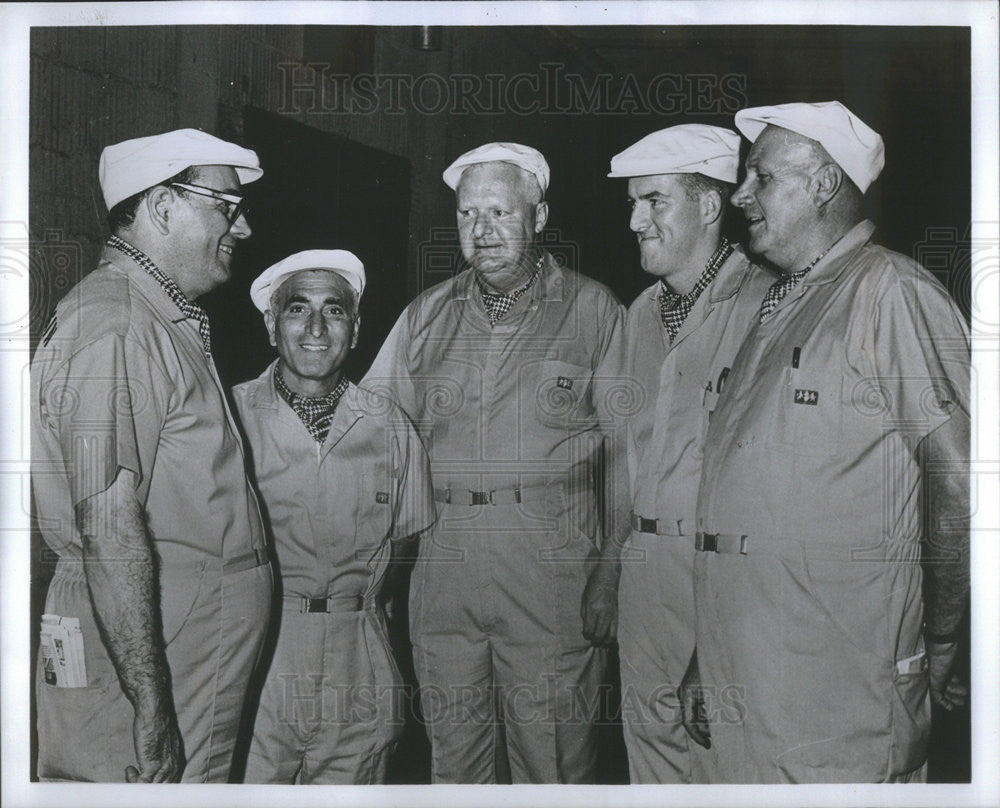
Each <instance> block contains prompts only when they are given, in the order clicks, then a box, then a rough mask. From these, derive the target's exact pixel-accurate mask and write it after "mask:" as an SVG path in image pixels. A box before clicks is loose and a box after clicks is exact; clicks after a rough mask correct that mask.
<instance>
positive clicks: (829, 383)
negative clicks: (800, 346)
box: [767, 368, 844, 456]
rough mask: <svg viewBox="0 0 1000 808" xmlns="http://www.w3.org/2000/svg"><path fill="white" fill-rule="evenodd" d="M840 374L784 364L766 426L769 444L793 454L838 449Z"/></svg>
mask: <svg viewBox="0 0 1000 808" xmlns="http://www.w3.org/2000/svg"><path fill="white" fill-rule="evenodd" d="M843 387H844V380H843V375H842V374H841V373H839V372H837V371H832V372H818V371H804V370H802V369H801V368H785V370H784V372H783V373H782V376H781V384H780V385H779V387H778V390H777V401H776V402H775V405H774V409H773V411H772V414H771V421H770V429H769V430H768V440H767V443H768V445H769V446H773V447H775V448H777V449H781V450H782V451H784V452H788V453H791V454H795V455H805V456H814V455H826V456H830V455H831V454H836V453H838V452H839V451H840V445H841V437H842V426H841V425H842V422H843V413H844V407H843Z"/></svg>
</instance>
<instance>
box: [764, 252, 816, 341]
mask: <svg viewBox="0 0 1000 808" xmlns="http://www.w3.org/2000/svg"><path fill="white" fill-rule="evenodd" d="M829 251H830V248H829V247H827V248H826V249H825V250H823V252H821V253H820V254H819V255H817V256H816V257H815V258H813V260H812V261H810V262H809V266H807V267H806V268H805V269H800V270H799V271H798V272H793V273H792V274H791V275H782V276H781V277H780V278H778V280H776V281H775V282H774V283H772V284H771V287H770V288H769V289H768V290H767V294H766V295H764V299H763V300H762V301H761V303H760V316H759V317H758V322H761V323H762V322H764V321H765V320H766V319H767V318H768V317H770V316H771V312H772V311H774V310H775V309H776V308H778V304H779V303H780V302H781V301H782V300H783V299H784V297H785V295H787V294H788V293H789V292H791V291H792V289H794V288H795V287H796V286H797V285H798V282H799V281H800V280H802V279H803V278H804V277H805V276H806V273H807V272H809V270H810V269H812V268H813V267H814V266H816V264H818V263H819V261H820V259H821V258H822V257H823V256H824V255H826V254H827V253H828V252H829Z"/></svg>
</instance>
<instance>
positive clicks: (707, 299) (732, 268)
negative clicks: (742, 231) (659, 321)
mask: <svg viewBox="0 0 1000 808" xmlns="http://www.w3.org/2000/svg"><path fill="white" fill-rule="evenodd" d="M750 268H751V264H750V262H749V261H748V260H747V257H746V253H744V252H743V248H742V247H741V246H740V245H739V244H734V245H733V251H732V253H730V255H729V258H727V259H726V262H725V263H724V264H723V265H722V266H721V267H719V272H718V274H717V275H716V276H715V279H714V280H713V281H712V283H711V284H710V285H709V287H708V288H707V289H706V290H705V291H704V292H702V293H701V295H700V296H699V297H698V299H697V300H696V301H695V304H694V308H692V309H691V311H690V312H689V313H688V316H687V317H686V318H685V319H684V322H683V323H682V324H681V327H680V330H679V331H678V332H677V336H675V337H674V340H673V342H671V341H670V337H669V334H668V333H667V330H666V329H665V328H664V329H663V330H662V334H661V336H662V338H663V344H664V347H665V348H666V349H667V350H668V351H671V350H677V346H678V345H680V344H681V343H682V342H683V341H684V340H685V338H686V337H687V336H688V335H689V334H692V333H694V332H695V331H697V330H698V328H699V327H700V326H701V325H702V323H704V322H705V320H707V319H708V316H709V314H711V313H712V309H713V308H714V306H715V304H717V303H719V302H721V301H723V300H728V299H729V298H730V297H732V296H733V295H735V294H736V293H737V292H738V291H739V290H740V287H741V286H742V285H743V283H744V281H745V280H746V279H747V277H748V276H749V274H750ZM653 288H654V289H655V286H654V287H653ZM654 297H655V295H654ZM654 302H655V304H656V305H657V306H659V301H658V300H654ZM657 316H659V312H657Z"/></svg>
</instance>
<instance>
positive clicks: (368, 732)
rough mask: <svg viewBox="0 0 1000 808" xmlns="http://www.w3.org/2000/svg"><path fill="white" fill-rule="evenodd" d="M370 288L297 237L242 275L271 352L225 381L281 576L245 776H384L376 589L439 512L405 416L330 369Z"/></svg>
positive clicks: (383, 648) (345, 347) (392, 694)
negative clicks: (285, 252) (247, 375)
mask: <svg viewBox="0 0 1000 808" xmlns="http://www.w3.org/2000/svg"><path fill="white" fill-rule="evenodd" d="M364 288H365V270H364V267H363V266H362V264H361V261H359V260H358V259H357V257H355V256H354V255H353V254H351V253H349V252H347V251H346V250H307V251H305V252H300V253H295V254H294V255H291V256H289V257H288V258H285V259H284V260H283V261H279V262H278V263H277V264H274V265H273V266H271V267H269V268H268V269H266V270H265V271H264V272H263V273H262V274H261V276H260V277H259V278H257V280H255V281H254V282H253V284H252V286H251V287H250V296H251V298H252V299H253V302H254V305H255V306H257V308H258V309H260V310H261V312H263V314H264V323H265V325H266V326H267V332H268V334H269V336H270V339H271V344H272V345H273V346H275V347H276V348H277V349H278V358H277V359H276V360H275V361H274V362H273V363H272V364H271V365H270V366H268V367H267V368H266V369H265V370H264V372H263V373H262V374H261V375H260V376H259V377H258V378H257V379H255V380H253V381H250V382H247V383H245V384H241V385H238V386H237V387H235V388H234V390H233V396H234V398H235V400H236V406H237V408H238V409H239V413H240V417H241V421H242V423H243V427H244V429H245V432H246V436H247V440H248V442H249V444H250V449H251V453H252V455H253V467H254V471H255V474H256V480H257V486H258V490H259V491H260V494H261V497H262V498H263V500H264V505H265V508H266V512H267V519H266V522H267V526H268V528H269V532H270V534H271V539H272V541H273V543H274V549H275V554H276V556H277V561H278V568H279V571H280V582H281V589H282V597H281V616H280V621H279V624H278V626H276V628H275V630H276V631H277V642H276V645H275V650H274V654H273V658H271V659H270V660H269V661H268V665H269V667H268V669H267V676H266V679H265V682H264V686H263V691H262V693H261V697H260V705H259V708H258V710H257V715H256V720H255V722H254V728H253V740H252V741H251V744H250V751H249V757H248V760H247V771H246V781H247V782H250V783H314V784H319V783H325V784H355V783H358V784H371V783H381V782H384V780H385V772H386V763H387V761H388V757H389V752H390V751H391V749H392V746H393V743H394V741H395V739H396V737H397V736H398V735H399V733H400V732H401V731H402V723H401V721H402V702H401V696H402V693H401V688H402V684H403V683H402V680H401V679H400V676H399V672H398V670H397V668H396V664H395V662H394V661H393V658H392V651H391V650H390V647H389V642H388V632H387V628H386V620H385V613H384V609H383V605H382V592H383V587H384V584H385V581H386V576H387V574H388V572H389V570H390V566H391V561H392V556H393V554H394V551H395V550H397V549H398V548H399V547H400V546H401V542H403V541H404V540H407V539H410V538H412V537H416V536H417V535H418V534H419V533H420V532H421V531H423V530H424V529H426V528H427V527H429V526H430V524H431V522H432V521H433V518H434V503H433V501H432V493H431V484H430V469H429V462H428V459H427V454H426V452H425V451H424V448H423V446H422V445H421V443H420V439H419V438H418V437H417V434H416V432H415V431H414V430H413V427H412V426H411V425H410V423H409V421H408V419H407V417H406V416H405V415H404V414H403V413H402V411H400V409H399V408H398V407H396V406H395V405H394V404H392V403H391V402H389V401H388V400H386V399H384V398H382V397H380V396H377V395H375V394H374V393H370V392H367V391H365V390H362V389H359V388H357V387H355V386H354V385H353V384H351V383H350V382H349V381H348V380H347V378H346V377H344V376H343V374H342V373H341V368H342V367H343V364H344V361H345V360H346V359H347V356H348V354H349V353H350V351H351V349H352V348H354V346H355V345H356V344H357V341H358V324H359V321H360V315H359V313H358V306H359V302H360V300H361V295H362V293H363V292H364Z"/></svg>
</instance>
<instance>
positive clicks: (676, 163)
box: [608, 123, 740, 182]
mask: <svg viewBox="0 0 1000 808" xmlns="http://www.w3.org/2000/svg"><path fill="white" fill-rule="evenodd" d="M739 162H740V136H739V135H737V134H736V133H735V132H734V131H732V130H731V129H723V128H722V127H719V126H708V125H706V124H702V123H684V124H680V125H679V126H671V127H668V128H667V129H660V130H659V131H658V132H653V133H652V134H649V135H646V137H644V138H643V139H642V140H640V141H638V142H636V143H633V144H632V145H631V146H629V147H628V148H627V149H625V151H623V152H621V153H619V154H616V155H615V156H614V157H612V158H611V173H610V174H608V176H609V177H645V176H648V175H650V174H694V173H698V174H704V175H705V176H706V177H713V178H715V179H717V180H722V181H723V182H736V170H737V168H738V167H739Z"/></svg>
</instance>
